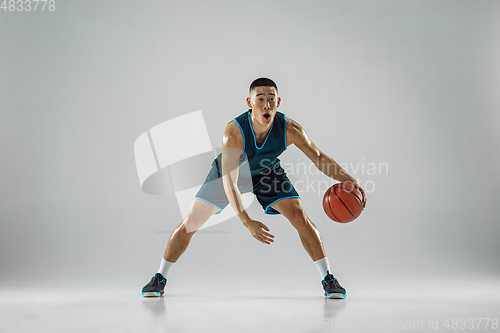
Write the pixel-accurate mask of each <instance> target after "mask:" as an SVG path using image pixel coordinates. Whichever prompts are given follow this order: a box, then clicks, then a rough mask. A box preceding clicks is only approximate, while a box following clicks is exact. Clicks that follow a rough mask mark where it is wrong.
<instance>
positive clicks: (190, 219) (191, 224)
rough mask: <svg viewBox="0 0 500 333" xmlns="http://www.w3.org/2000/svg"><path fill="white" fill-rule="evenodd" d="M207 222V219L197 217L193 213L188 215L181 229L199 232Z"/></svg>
mask: <svg viewBox="0 0 500 333" xmlns="http://www.w3.org/2000/svg"><path fill="white" fill-rule="evenodd" d="M203 224H205V221H202V220H200V219H197V218H196V217H195V216H193V215H189V214H188V216H186V217H185V218H184V220H183V221H182V223H181V231H182V232H185V233H187V234H191V233H195V232H197V231H198V230H199V229H200V228H201V227H202V226H203Z"/></svg>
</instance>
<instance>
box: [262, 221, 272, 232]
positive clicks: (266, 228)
mask: <svg viewBox="0 0 500 333" xmlns="http://www.w3.org/2000/svg"><path fill="white" fill-rule="evenodd" d="M260 226H261V227H262V228H264V229H265V230H267V231H271V230H270V229H269V228H268V227H267V226H266V225H265V224H264V223H261V224H260Z"/></svg>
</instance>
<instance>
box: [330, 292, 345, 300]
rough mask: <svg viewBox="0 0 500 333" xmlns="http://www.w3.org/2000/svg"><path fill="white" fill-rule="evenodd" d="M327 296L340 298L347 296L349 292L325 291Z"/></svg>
mask: <svg viewBox="0 0 500 333" xmlns="http://www.w3.org/2000/svg"><path fill="white" fill-rule="evenodd" d="M325 296H326V297H327V298H337V299H338V298H345V297H346V296H347V293H345V294H340V293H331V294H329V293H325Z"/></svg>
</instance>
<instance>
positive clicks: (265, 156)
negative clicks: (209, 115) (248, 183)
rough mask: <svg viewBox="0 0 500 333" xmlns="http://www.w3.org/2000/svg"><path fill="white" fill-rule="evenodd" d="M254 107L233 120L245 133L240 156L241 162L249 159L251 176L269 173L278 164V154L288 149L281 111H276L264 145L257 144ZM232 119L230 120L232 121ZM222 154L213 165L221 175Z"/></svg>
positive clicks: (284, 118)
mask: <svg viewBox="0 0 500 333" xmlns="http://www.w3.org/2000/svg"><path fill="white" fill-rule="evenodd" d="M251 112H252V109H250V110H248V111H246V112H244V113H242V114H241V115H239V116H238V117H236V118H234V119H233V120H231V121H234V122H235V123H236V124H237V125H238V127H239V128H240V130H241V134H242V135H243V153H242V154H241V157H240V164H241V163H244V162H245V160H248V164H249V167H250V172H251V176H252V177H253V176H256V175H259V174H265V173H267V172H268V171H269V170H270V169H271V168H274V166H276V165H278V166H279V162H280V160H279V159H278V156H279V155H281V153H282V152H283V151H285V150H286V149H287V145H286V117H285V115H284V114H283V113H281V112H276V115H275V116H274V119H273V123H272V125H271V128H270V129H269V132H268V133H267V137H266V139H265V140H264V143H262V145H260V146H257V140H256V137H255V132H254V130H253V127H252V122H251V120H250V113H251ZM231 121H230V122H231ZM220 162H221V154H219V156H217V158H216V160H215V161H214V163H213V166H214V167H215V168H216V170H217V174H218V176H219V177H220V174H221V173H220Z"/></svg>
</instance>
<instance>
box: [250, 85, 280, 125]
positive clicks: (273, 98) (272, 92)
mask: <svg viewBox="0 0 500 333" xmlns="http://www.w3.org/2000/svg"><path fill="white" fill-rule="evenodd" d="M280 102H281V98H279V97H278V93H277V92H276V88H274V87H256V88H255V89H254V90H252V92H251V95H250V97H247V105H248V107H250V108H251V109H252V116H253V117H252V120H254V121H256V122H257V123H259V124H261V125H264V126H268V125H270V124H271V123H272V122H273V119H274V116H275V115H276V110H277V109H278V106H280Z"/></svg>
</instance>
